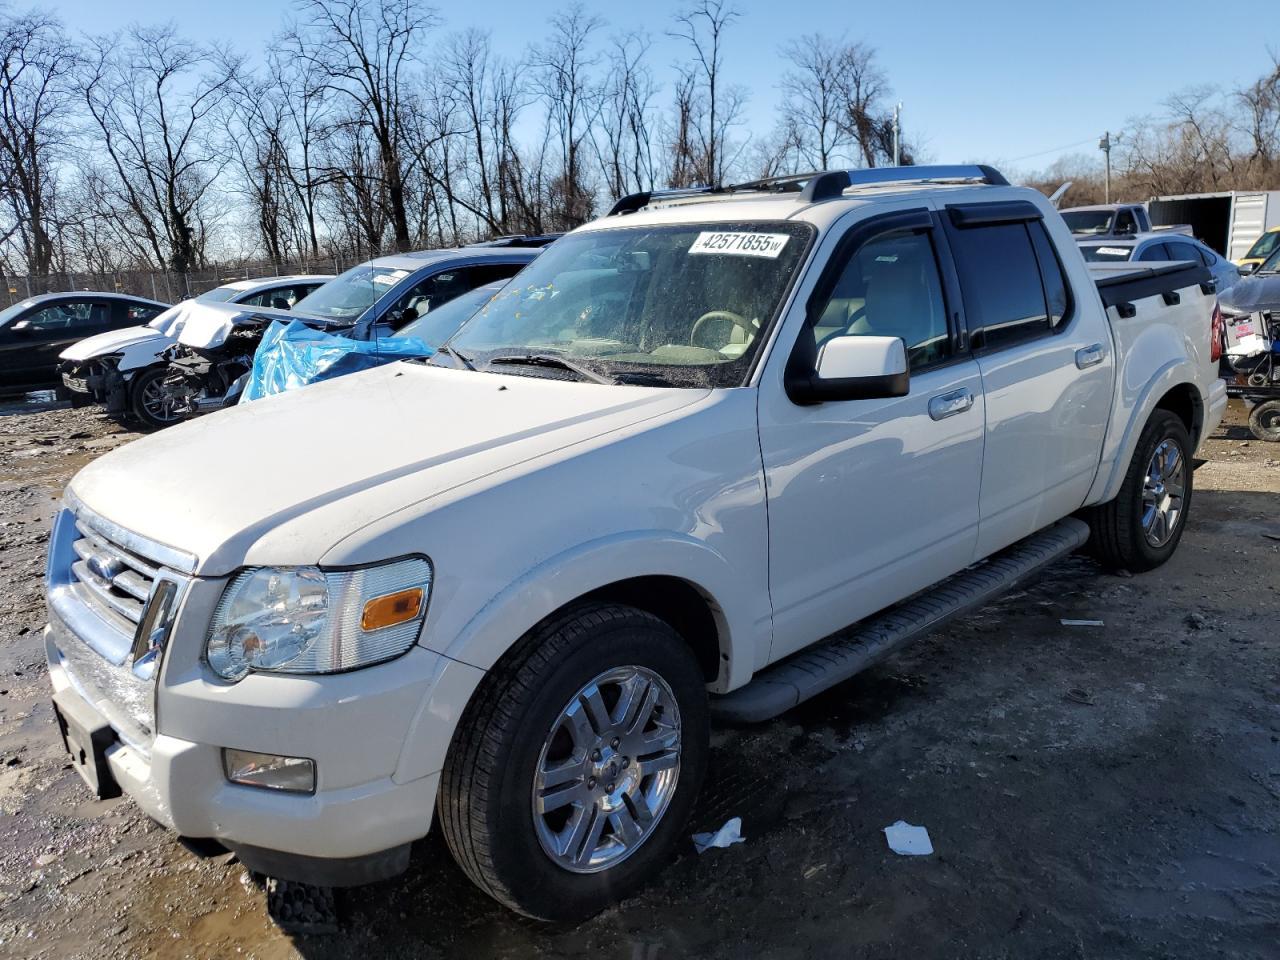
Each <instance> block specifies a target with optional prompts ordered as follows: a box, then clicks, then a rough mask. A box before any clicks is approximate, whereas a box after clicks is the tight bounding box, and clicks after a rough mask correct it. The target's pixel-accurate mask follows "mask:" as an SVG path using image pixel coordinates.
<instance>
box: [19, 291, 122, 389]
mask: <svg viewBox="0 0 1280 960" xmlns="http://www.w3.org/2000/svg"><path fill="white" fill-rule="evenodd" d="M110 321H111V307H110V305H109V304H107V303H106V302H104V301H101V300H91V299H87V298H86V299H73V298H67V299H59V300H56V301H53V302H52V303H50V302H47V301H46V302H43V303H40V304H37V305H36V306H34V307H32V309H31V310H29V311H28V312H27V313H24V314H22V315H21V316H19V317H17V318H15V319H14V320H13V321H12V322H11V323H9V324H8V325H7V326H6V327H5V328H4V330H3V331H0V357H2V358H3V360H2V362H0V389H7V390H14V389H30V390H36V389H40V388H42V387H52V386H55V385H56V383H57V369H58V354H60V353H61V352H62V351H63V350H65V349H66V348H67V347H69V346H71V344H73V343H75V342H76V341H77V340H81V339H83V338H85V337H90V336H93V335H94V334H95V333H102V332H103V331H104V330H108V329H110Z"/></svg>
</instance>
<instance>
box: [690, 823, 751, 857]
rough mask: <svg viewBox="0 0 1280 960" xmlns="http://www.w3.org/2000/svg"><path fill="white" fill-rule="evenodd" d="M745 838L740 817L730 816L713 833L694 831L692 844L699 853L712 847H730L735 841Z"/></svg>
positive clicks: (738, 841) (739, 841)
mask: <svg viewBox="0 0 1280 960" xmlns="http://www.w3.org/2000/svg"><path fill="white" fill-rule="evenodd" d="M745 839H746V838H745V837H744V836H742V818H741V817H732V818H730V819H729V820H726V821H725V825H724V826H723V827H721V828H720V829H719V830H717V831H716V832H715V833H695V834H694V835H693V846H694V849H696V850H697V851H698V852H699V853H703V852H704V851H706V850H710V849H711V848H712V847H731V846H733V845H734V844H735V843H742V842H743V841H744V840H745Z"/></svg>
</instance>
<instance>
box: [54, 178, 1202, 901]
mask: <svg viewBox="0 0 1280 960" xmlns="http://www.w3.org/2000/svg"><path fill="white" fill-rule="evenodd" d="M1213 316H1214V311H1213V295H1212V292H1211V284H1210V283H1209V276H1208V273H1207V271H1206V270H1205V269H1204V268H1203V266H1193V265H1190V264H1185V263H1182V264H1151V263H1144V264H1130V263H1125V264H1116V265H1100V266H1098V267H1097V268H1096V269H1094V270H1093V271H1092V272H1091V270H1090V268H1088V267H1087V266H1086V264H1085V262H1084V260H1083V259H1082V257H1081V255H1080V252H1079V250H1078V248H1077V245H1076V243H1075V242H1074V241H1073V239H1072V237H1071V234H1070V233H1069V231H1068V230H1067V228H1066V226H1065V224H1064V223H1063V221H1062V219H1061V217H1060V216H1059V215H1058V213H1057V212H1056V210H1054V208H1053V207H1052V206H1051V205H1050V203H1049V202H1048V201H1047V200H1046V199H1045V198H1044V197H1043V196H1041V195H1040V194H1038V193H1036V192H1034V191H1031V190H1027V189H1021V188H1015V187H1010V186H1009V185H1008V184H1007V183H1006V181H1005V180H1004V178H1003V177H1001V176H1000V175H999V174H998V173H997V172H995V171H993V170H991V169H990V168H986V167H909V168H901V169H887V170H868V171H829V172H826V173H820V174H806V175H802V176H797V177H790V178H776V179H773V180H768V181H760V182H756V183H752V184H746V185H742V186H740V187H736V188H722V189H716V190H706V191H684V192H675V193H667V194H647V193H646V194H638V195H634V196H631V197H627V198H624V199H622V200H620V201H619V202H618V203H617V204H615V206H614V208H613V210H612V211H611V214H610V215H609V216H606V217H604V218H602V219H600V220H598V221H596V222H594V223H591V224H588V225H586V226H584V227H582V228H580V229H578V230H576V231H574V232H573V233H571V234H569V235H567V236H565V237H564V238H563V239H561V240H560V241H559V242H557V243H556V244H554V245H553V246H552V247H550V248H548V249H547V251H546V252H545V253H544V254H543V255H542V256H541V257H539V258H538V259H537V260H536V261H534V262H533V263H532V264H531V265H530V266H529V267H528V268H527V269H526V271H525V272H524V273H523V274H522V275H521V279H520V281H519V282H518V283H515V284H512V285H510V286H509V287H508V288H506V289H504V291H503V292H502V293H501V294H499V296H497V297H496V298H495V299H494V300H493V301H491V302H490V303H489V305H488V306H487V307H486V308H485V309H484V310H482V311H481V312H480V313H479V314H477V315H476V317H474V318H473V319H472V320H471V321H470V322H469V323H468V324H467V325H466V326H464V327H463V328H462V330H461V331H460V332H459V333H458V334H457V335H455V336H454V337H453V338H452V339H451V340H450V341H449V343H447V344H446V345H445V346H443V347H442V348H441V351H440V353H439V354H437V355H436V357H435V358H433V360H432V362H431V363H423V362H402V363H397V364H392V365H389V366H384V367H380V368H378V369H375V370H372V371H368V372H365V373H361V374H356V375H352V376H350V377H346V378H343V379H340V380H334V381H330V382H327V383H321V384H317V385H314V386H311V387H309V388H308V389H306V390H302V391H297V392H295V393H289V394H285V395H282V396H279V397H272V398H269V399H267V400H263V401H261V402H258V403H254V404H251V405H249V406H247V407H243V408H236V409H231V410H227V411H223V412H220V413H218V414H215V415H213V416H211V417H207V418H204V419H201V420H198V421H194V422H190V423H185V424H181V425H179V426H177V427H176V428H174V429H172V430H168V431H165V432H163V433H160V434H156V435H153V436H150V437H146V438H144V439H142V440H139V441H137V442H134V443H131V444H129V445H127V446H125V447H123V448H120V449H117V450H115V451H112V452H111V453H109V454H107V455H105V456H103V457H101V458H100V459H99V460H97V461H96V462H94V463H93V464H91V465H89V466H88V467H86V468H85V469H84V470H82V471H81V472H80V473H79V474H78V475H77V476H76V477H75V478H74V480H73V481H72V482H71V484H70V485H69V487H68V489H67V491H66V496H65V505H64V508H63V510H62V512H61V513H60V515H59V517H58V519H57V521H56V524H55V528H54V531H53V534H52V537H51V543H50V552H49V562H48V571H47V590H48V607H49V624H48V627H47V628H46V631H45V643H46V649H47V654H48V658H49V664H50V667H49V669H50V678H51V680H52V685H53V690H54V702H55V706H56V710H57V716H58V718H59V723H60V725H61V729H62V731H63V735H64V738H65V741H66V744H67V746H68V749H69V750H70V752H71V756H72V758H73V761H74V764H75V766H76V768H77V769H78V770H79V771H80V772H81V773H82V775H83V776H84V778H85V780H86V782H88V783H89V784H90V785H91V786H92V787H93V788H94V789H95V790H96V791H97V792H98V794H99V795H108V794H111V793H113V792H119V791H124V792H125V793H127V794H129V795H130V796H131V797H133V798H134V800H135V801H136V802H137V803H138V804H139V805H140V806H141V807H142V808H143V809H144V810H146V811H147V812H148V813H149V814H150V815H151V816H152V817H154V818H155V819H156V820H158V821H160V822H161V823H163V824H165V825H166V826H168V827H169V828H170V829H172V830H173V831H175V832H177V833H179V834H183V835H186V836H189V837H202V838H212V839H215V840H217V841H219V842H220V843H222V844H224V845H225V846H226V847H228V848H230V849H231V850H233V851H235V852H236V853H237V855H238V856H239V858H240V859H241V861H242V862H243V863H244V864H245V865H246V866H247V867H248V868H250V869H252V870H255V871H259V872H262V873H265V874H268V875H273V876H278V877H282V878H285V879H290V880H296V881H303V882H310V883H318V884H328V885H334V884H349V883H361V882H367V881H372V880H378V879H382V878H385V877H389V876H392V875H394V874H396V873H397V872H399V871H401V870H403V869H404V868H405V866H406V864H407V862H408V858H409V850H410V844H411V843H412V842H413V841H414V840H417V839H418V838H420V837H422V836H424V835H425V834H426V833H427V832H428V831H429V830H430V829H431V828H432V826H433V824H436V825H438V829H440V830H441V831H442V832H443V834H444V837H445V840H446V841H447V844H448V847H449V849H450V851H451V852H452V854H453V856H454V857H455V858H456V860H457V861H458V862H459V864H461V866H462V868H463V870H464V871H465V872H466V873H467V875H468V876H469V877H470V878H471V879H472V880H473V881H474V882H475V883H476V884H477V885H478V886H479V887H480V888H481V889H482V890H484V891H485V892H487V893H488V894H490V895H491V896H493V897H495V898H496V899H498V900H499V901H501V902H502V903H504V904H506V905H508V906H509V907H511V908H512V909H514V910H517V911H520V912H521V913H524V914H527V915H529V916H533V917H539V918H543V919H549V920H566V919H575V918H581V917H584V916H587V915H590V914H592V913H593V912H595V911H598V910H600V909H601V908H603V907H605V906H606V905H608V904H609V903H612V902H615V901H616V900H618V899H619V898H621V897H624V896H626V895H627V894H628V893H629V892H631V891H632V890H633V889H634V888H635V887H636V886H637V885H638V884H639V883H641V882H642V881H643V880H644V878H645V877H648V876H650V875H652V874H653V873H655V872H656V871H658V870H661V869H662V867H663V866H664V864H666V863H667V861H668V859H669V858H670V855H671V851H672V849H673V848H674V846H675V844H676V843H677V842H678V841H680V840H681V839H683V838H685V837H686V836H687V827H686V823H687V819H688V817H689V814H690V811H691V810H692V808H693V804H694V801H695V798H696V795H697V793H698V790H699V787H700V785H701V783H702V781H703V779H704V776H705V775H706V773H707V758H708V737H709V724H710V722H711V720H712V718H717V719H719V720H721V721H724V722H748V721H756V720H761V719H764V718H767V717H770V716H774V715H777V714H780V713H782V712H784V711H786V710H787V709H789V708H790V707H792V706H794V705H795V704H796V703H798V702H800V701H801V700H803V699H805V698H807V697H810V696H812V695H814V694H815V693H817V692H819V691H821V690H825V689H827V688H829V687H831V686H832V685H834V684H836V683H838V682H840V681H842V680H844V679H846V678H848V677H849V676H851V675H853V674H854V673H856V672H857V671H859V670H861V669H864V668H865V667H867V666H868V665H870V664H872V663H875V662H876V661H878V660H879V659H881V658H882V657H884V656H886V655H888V654H889V653H891V652H892V651H893V650H895V649H897V648H898V647H899V646H901V645H902V644H903V643H905V642H907V641H908V640H910V639H912V638H913V637H916V636H919V635H920V634H921V633H923V632H924V631H926V630H928V629H930V628H932V627H934V626H936V625H937V624H938V623H939V622H941V621H942V620H944V619H945V618H947V617H949V616H954V615H957V614H960V613H962V612H964V611H966V610H970V609H973V608H974V607H975V606H977V605H980V604H982V603H984V602H986V601H987V600H989V599H991V598H992V597H994V596H996V595H997V594H998V593H1000V592H1001V591H1003V590H1005V589H1007V588H1008V587H1009V586H1010V585H1011V584H1013V583H1015V582H1017V581H1018V580H1020V579H1021V578H1023V577H1026V576H1029V575H1032V574H1033V573H1035V572H1036V571H1037V570H1039V569H1041V568H1042V567H1043V566H1044V565H1046V564H1048V563H1050V562H1052V561H1053V560H1055V559H1056V558H1058V557H1061V556H1063V555H1064V554H1066V553H1068V552H1070V551H1073V550H1076V549H1078V548H1080V547H1083V546H1085V545H1086V544H1087V545H1088V546H1090V547H1091V549H1092V550H1093V552H1094V554H1095V555H1096V556H1097V557H1098V558H1099V559H1100V560H1101V561H1102V562H1103V563H1105V564H1107V565H1108V566H1111V567H1123V568H1127V569H1129V570H1132V571H1144V570H1150V569H1152V568H1154V567H1157V566H1159V565H1160V564H1162V563H1164V562H1165V561H1166V560H1168V559H1169V557H1170V556H1171V555H1172V554H1173V552H1174V551H1175V550H1176V548H1177V546H1178V543H1179V539H1180V538H1181V536H1182V534H1183V532H1184V530H1185V529H1186V526H1187V516H1188V511H1189V509H1190V507H1191V505H1192V502H1193V498H1192V489H1193V482H1192V457H1193V455H1194V453H1195V451H1196V448H1197V447H1198V445H1199V444H1200V443H1201V441H1202V440H1203V439H1204V438H1205V437H1206V436H1207V435H1208V434H1209V433H1210V432H1212V431H1213V430H1214V429H1215V427H1216V426H1217V424H1218V421H1219V419H1220V418H1221V416H1222V413H1223V410H1224V408H1225V405H1226V394H1225V386H1224V384H1223V383H1222V381H1221V380H1219V379H1218V377H1217V356H1216V350H1217V344H1218V343H1219V342H1220V339H1221V337H1220V333H1219V331H1216V330H1213V329H1211V328H1212V326H1213V324H1214V322H1215V321H1214V320H1212V319H1211V318H1212V317H1213ZM157 465H163V469H156V467H157ZM246 477H252V478H255V482H252V483H246V479H245V478H246ZM1026 656H1027V657H1028V658H1034V657H1035V656H1036V651H1035V649H1033V648H1029V649H1028V650H1027V651H1026Z"/></svg>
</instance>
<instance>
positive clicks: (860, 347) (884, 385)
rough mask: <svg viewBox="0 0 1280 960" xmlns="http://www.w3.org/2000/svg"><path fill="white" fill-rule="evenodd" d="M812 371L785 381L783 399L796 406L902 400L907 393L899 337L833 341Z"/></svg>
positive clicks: (903, 352) (903, 351) (908, 379)
mask: <svg viewBox="0 0 1280 960" xmlns="http://www.w3.org/2000/svg"><path fill="white" fill-rule="evenodd" d="M814 367H815V369H814V370H813V371H812V372H811V373H810V374H809V375H808V376H797V377H792V378H788V380H787V395H788V396H789V397H790V398H791V399H792V400H793V401H795V402H796V403H822V402H823V401H828V400H873V399H877V398H883V397H905V396H906V395H907V394H908V393H909V392H910V390H911V377H910V374H909V373H908V372H907V345H906V344H905V343H904V342H903V340H902V338H901V337H862V336H844V337H833V338H832V339H830V340H828V341H827V342H826V343H824V344H823V345H822V348H821V349H820V350H819V351H818V359H817V362H816V363H815V364H814Z"/></svg>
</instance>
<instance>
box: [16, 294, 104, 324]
mask: <svg viewBox="0 0 1280 960" xmlns="http://www.w3.org/2000/svg"><path fill="white" fill-rule="evenodd" d="M25 319H26V323H27V327H28V329H31V330H82V329H85V328H87V327H96V326H105V325H106V323H107V321H108V320H110V319H111V308H110V307H108V306H107V305H106V304H105V303H93V302H92V301H89V300H71V301H64V302H62V303H58V304H54V305H53V306H48V307H45V308H44V309H43V310H37V311H36V312H35V313H33V314H31V315H30V316H29V317H26V318H25Z"/></svg>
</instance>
